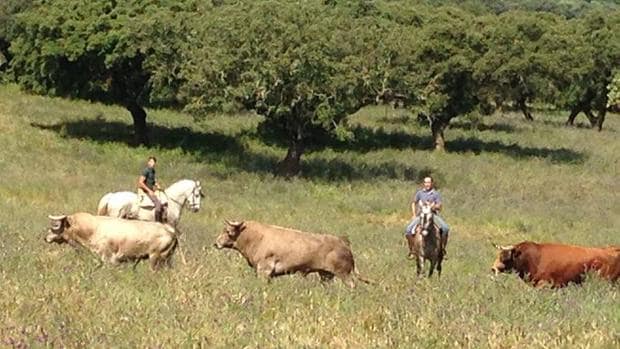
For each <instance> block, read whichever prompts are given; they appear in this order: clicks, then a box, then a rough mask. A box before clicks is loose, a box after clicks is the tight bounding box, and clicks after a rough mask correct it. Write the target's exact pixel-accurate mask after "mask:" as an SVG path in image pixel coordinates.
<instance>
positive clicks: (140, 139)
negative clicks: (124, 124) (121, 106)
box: [126, 103, 149, 145]
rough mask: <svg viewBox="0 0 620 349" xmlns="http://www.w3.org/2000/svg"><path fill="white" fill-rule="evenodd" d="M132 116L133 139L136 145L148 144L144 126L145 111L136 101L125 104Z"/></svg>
mask: <svg viewBox="0 0 620 349" xmlns="http://www.w3.org/2000/svg"><path fill="white" fill-rule="evenodd" d="M126 108H127V110H129V112H130V113H131V117H132V118H133V130H134V140H135V142H136V145H149V137H148V130H147V128H146V111H145V110H144V108H142V107H141V106H139V105H138V104H137V103H131V104H129V105H127V106H126Z"/></svg>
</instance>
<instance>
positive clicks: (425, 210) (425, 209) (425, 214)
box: [420, 204, 434, 236]
mask: <svg viewBox="0 0 620 349" xmlns="http://www.w3.org/2000/svg"><path fill="white" fill-rule="evenodd" d="M433 225H434V222H433V211H432V210H431V207H430V206H429V205H426V204H424V205H423V206H422V214H421V216H420V227H421V228H422V235H423V236H426V235H428V231H429V229H430V228H432V227H433Z"/></svg>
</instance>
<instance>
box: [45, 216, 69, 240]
mask: <svg viewBox="0 0 620 349" xmlns="http://www.w3.org/2000/svg"><path fill="white" fill-rule="evenodd" d="M48 218H49V219H50V228H49V229H48V230H47V235H46V236H45V241H46V242H47V243H52V242H55V243H58V244H62V243H64V242H67V240H66V239H65V237H64V234H63V233H64V232H65V230H66V229H67V228H69V226H70V225H71V223H70V220H69V217H67V216H66V215H60V216H52V215H49V216H48Z"/></svg>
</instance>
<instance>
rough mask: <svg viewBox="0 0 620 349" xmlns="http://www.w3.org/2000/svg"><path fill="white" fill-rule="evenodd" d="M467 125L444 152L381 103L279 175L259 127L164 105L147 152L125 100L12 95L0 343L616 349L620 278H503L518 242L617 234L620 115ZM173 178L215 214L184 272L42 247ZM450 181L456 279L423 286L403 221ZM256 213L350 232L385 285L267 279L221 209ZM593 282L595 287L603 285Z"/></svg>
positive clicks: (2, 184) (460, 125)
mask: <svg viewBox="0 0 620 349" xmlns="http://www.w3.org/2000/svg"><path fill="white" fill-rule="evenodd" d="M535 117H536V121H535V122H533V123H527V122H525V121H523V120H522V117H521V116H520V115H516V114H515V115H513V114H506V115H495V116H493V117H489V118H486V119H482V120H477V119H475V118H470V119H468V118H463V119H462V120H455V122H454V125H453V126H452V128H451V129H449V130H447V132H446V137H447V147H448V149H449V150H450V151H449V152H447V153H445V154H439V153H434V152H432V151H430V145H431V141H430V138H429V137H428V131H427V130H426V129H425V128H424V127H423V126H420V125H418V124H417V123H416V122H415V121H414V120H413V119H412V118H409V117H408V116H407V115H406V114H405V113H404V112H403V111H400V110H391V109H385V108H383V107H377V108H368V109H365V110H363V111H361V112H360V113H358V114H356V115H354V116H353V117H352V118H351V120H350V122H351V124H352V126H353V127H354V129H355V135H356V139H355V140H354V141H351V142H349V143H343V142H333V144H332V147H331V148H325V149H319V150H317V151H315V152H313V153H310V154H306V155H304V157H303V160H304V164H303V175H302V176H301V177H300V178H298V179H294V180H290V181H286V180H282V179H278V178H274V177H273V176H272V175H271V172H270V170H271V168H272V167H273V165H274V164H275V163H276V162H277V161H278V160H279V159H280V158H282V157H283V156H284V154H285V152H286V151H285V149H282V148H279V147H277V146H273V145H269V144H270V143H266V142H264V141H262V140H261V139H260V138H259V137H258V136H257V134H256V131H255V127H256V125H257V123H258V121H259V120H258V118H256V117H253V116H251V115H244V116H239V117H230V116H225V115H213V116H211V117H209V118H207V119H206V120H204V121H202V122H198V123H196V122H194V121H193V120H192V118H191V117H190V116H188V115H185V114H181V113H176V112H172V111H167V110H150V111H149V119H148V120H149V122H150V123H151V127H152V129H153V136H154V139H155V140H156V142H155V143H156V144H155V145H154V147H153V148H151V149H148V148H144V147H137V148H132V147H130V146H128V142H129V141H130V140H131V125H130V117H129V116H128V113H126V112H125V111H124V110H123V109H121V108H117V107H110V106H104V105H100V104H90V103H86V102H81V101H69V100H63V99H53V98H46V97H37V96H29V95H26V94H24V93H21V92H19V91H18V90H17V89H16V88H15V87H14V86H2V87H0V134H1V136H0V236H2V238H1V239H0V347H3V346H8V347H11V346H19V345H22V344H26V345H28V346H35V347H45V346H49V347H60V346H67V347H102V348H111V347H123V348H129V347H170V348H176V347H192V346H200V345H202V346H204V347H226V348H241V347H247V348H265V347H296V348H297V347H313V348H314V347H331V348H374V347H433V348H435V347H446V348H452V347H471V348H485V347H489V348H514V347H551V348H574V347H590V348H592V347H594V348H617V347H618V346H619V345H620V295H619V292H618V290H619V289H618V285H617V284H616V285H611V284H608V283H605V282H602V281H600V280H597V279H595V278H593V279H592V280H589V281H588V282H587V283H586V284H585V285H583V286H581V287H575V286H571V287H568V288H565V289H562V290H537V289H533V288H531V287H529V286H528V285H526V284H524V283H523V282H521V280H519V279H518V278H517V277H516V276H514V275H502V276H500V277H497V278H494V277H492V276H491V275H490V273H489V271H490V266H491V264H492V262H493V260H494V258H495V251H494V250H493V248H492V247H491V245H490V243H489V242H490V241H495V242H498V243H502V244H507V243H513V242H518V241H521V240H524V239H531V240H540V241H560V242H565V243H575V244H584V245H609V244H616V245H618V244H620V235H619V234H618V227H619V226H620V214H619V212H620V196H619V195H618V192H620V184H619V182H618V174H619V173H620V163H619V161H618V154H620V138H619V137H618V130H619V129H620V118H618V116H617V115H611V116H610V117H608V121H607V123H606V128H605V129H604V130H603V132H601V133H599V132H596V131H593V130H590V129H587V128H566V127H563V126H561V124H562V122H563V121H564V117H565V115H563V114H560V113H558V114H548V115H541V114H539V115H535ZM151 154H154V155H156V156H157V157H158V159H159V164H158V166H159V167H158V173H159V177H160V179H161V180H162V181H163V182H164V183H167V184H170V183H172V182H174V181H176V180H178V179H180V178H196V179H200V180H201V181H202V182H203V183H204V184H203V188H204V191H205V194H206V198H205V200H204V201H203V206H202V209H201V211H200V212H198V213H195V214H194V213H191V212H185V213H184V216H183V218H182V220H181V228H182V230H183V232H184V235H183V236H182V240H181V244H182V247H183V249H184V251H185V253H186V255H187V258H188V260H189V263H188V265H183V264H182V263H181V262H180V258H179V256H178V255H176V256H175V258H174V260H175V265H174V268H173V269H171V270H164V271H162V272H159V273H152V272H151V271H150V270H149V269H148V266H147V264H146V263H144V264H142V265H140V266H139V267H138V268H137V269H136V270H135V271H134V270H132V269H131V267H129V266H126V267H125V266H122V267H117V268H116V267H110V266H105V267H103V268H100V269H96V264H95V263H94V262H93V259H92V257H91V256H90V255H89V254H88V253H86V252H79V251H75V250H73V249H72V248H70V247H68V246H57V245H48V244H46V243H45V242H44V241H43V235H44V231H45V229H46V227H47V225H48V220H47V215H48V214H54V213H56V214H58V213H72V212H75V211H90V212H93V211H94V210H95V209H96V205H97V201H98V200H99V198H100V197H101V196H102V195H103V194H104V193H106V192H109V191H113V190H114V191H116V190H133V188H134V183H135V181H136V178H137V175H138V173H139V170H140V169H141V168H142V166H143V164H144V161H145V159H146V158H147V156H149V155H151ZM428 172H431V173H432V174H433V175H434V176H435V177H436V178H437V180H438V182H439V185H440V186H441V190H442V193H443V195H444V200H445V213H444V217H445V218H446V220H447V221H448V223H450V225H451V226H452V229H453V233H452V236H451V240H450V244H449V247H448V254H449V259H448V260H447V261H446V262H445V264H444V274H443V276H442V278H441V279H440V280H438V279H435V278H433V279H432V280H426V279H422V280H418V279H417V278H416V277H415V275H414V274H415V272H414V270H415V268H414V266H413V264H412V263H411V262H410V261H407V260H406V259H405V258H404V257H405V252H406V251H405V245H404V239H403V238H402V230H403V228H404V226H405V225H406V223H407V220H408V218H409V212H408V201H409V199H410V197H411V195H412V193H413V191H414V189H415V187H416V182H417V180H418V178H420V176H423V175H424V174H426V173H428ZM225 218H228V219H254V220H259V221H263V222H266V223H272V224H277V225H283V226H291V227H295V228H299V229H303V230H308V231H313V232H326V233H333V234H338V235H347V236H349V238H350V240H351V242H352V246H353V251H354V253H355V257H356V262H357V265H358V267H359V269H360V270H361V272H362V273H363V274H365V275H366V276H368V277H370V278H372V279H375V280H377V281H378V285H375V286H367V285H363V284H362V285H360V287H358V288H357V289H355V290H350V289H348V288H347V287H346V286H344V285H343V284H342V283H340V282H334V283H331V284H328V285H322V284H321V283H320V282H318V280H317V279H318V278H316V277H308V278H305V279H304V278H302V277H301V276H287V277H281V278H278V279H275V280H274V281H273V282H271V283H270V284H266V283H263V282H262V281H261V280H260V279H258V278H256V277H255V275H254V273H253V271H252V270H251V269H250V268H249V267H248V266H247V264H246V263H245V261H244V260H243V259H242V257H241V256H240V255H239V254H237V253H236V252H234V251H217V250H214V248H213V247H212V244H213V242H214V240H215V237H216V235H217V234H218V232H219V231H220V230H221V229H222V227H223V223H222V222H223V219H225ZM590 281H591V282H590Z"/></svg>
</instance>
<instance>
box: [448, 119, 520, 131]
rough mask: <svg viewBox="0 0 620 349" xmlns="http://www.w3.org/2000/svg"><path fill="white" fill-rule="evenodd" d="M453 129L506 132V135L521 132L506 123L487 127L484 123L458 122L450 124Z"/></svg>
mask: <svg viewBox="0 0 620 349" xmlns="http://www.w3.org/2000/svg"><path fill="white" fill-rule="evenodd" d="M450 128H451V129H461V130H466V131H471V130H478V131H493V132H504V133H513V132H517V131H520V130H519V129H518V128H517V127H514V126H512V125H508V124H504V123H493V124H491V125H486V124H483V123H475V122H471V121H466V122H463V121H456V122H452V123H450Z"/></svg>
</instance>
